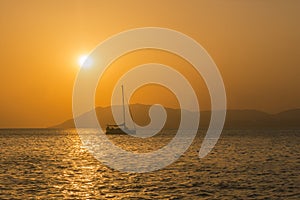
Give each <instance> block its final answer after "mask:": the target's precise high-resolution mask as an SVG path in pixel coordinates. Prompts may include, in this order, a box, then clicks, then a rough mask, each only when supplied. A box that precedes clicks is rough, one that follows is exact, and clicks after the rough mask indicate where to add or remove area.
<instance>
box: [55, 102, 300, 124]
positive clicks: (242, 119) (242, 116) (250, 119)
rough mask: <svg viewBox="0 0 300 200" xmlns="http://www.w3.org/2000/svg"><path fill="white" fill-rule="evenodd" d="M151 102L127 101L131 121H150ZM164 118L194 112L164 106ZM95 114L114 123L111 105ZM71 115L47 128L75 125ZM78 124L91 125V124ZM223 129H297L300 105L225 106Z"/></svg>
mask: <svg viewBox="0 0 300 200" xmlns="http://www.w3.org/2000/svg"><path fill="white" fill-rule="evenodd" d="M150 107H151V106H150V105H143V104H134V105H130V110H131V113H132V117H133V119H134V121H135V122H136V123H137V124H139V125H141V126H145V125H147V124H149V123H150V117H149V115H148V112H149V108H150ZM165 109H166V113H167V120H166V123H165V126H164V129H177V128H178V125H179V123H180V113H181V112H187V114H188V116H191V119H192V116H193V115H195V112H192V111H188V110H180V109H174V108H165ZM95 110H96V114H97V117H98V121H99V123H100V125H101V126H102V127H103V128H105V127H106V124H114V123H115V121H114V119H113V116H112V111H111V107H97V108H96V109H95ZM210 116H211V112H210V111H201V112H200V126H199V128H200V129H205V128H207V127H208V125H209V122H210ZM79 117H91V112H87V113H84V114H83V115H81V116H79ZM74 127H75V126H74V119H69V120H66V121H65V122H63V123H61V124H57V125H55V126H52V127H50V128H62V129H65V128H74ZM81 128H94V127H92V125H88V127H81ZM224 128H225V129H261V128H268V129H299V128H300V109H293V110H287V111H283V112H280V113H277V114H269V113H266V112H262V111H258V110H227V115H226V121H225V126H224Z"/></svg>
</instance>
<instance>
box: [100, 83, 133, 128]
mask: <svg viewBox="0 0 300 200" xmlns="http://www.w3.org/2000/svg"><path fill="white" fill-rule="evenodd" d="M121 88H122V106H123V109H122V111H123V123H122V124H107V125H106V129H105V134H135V133H136V130H135V129H129V128H128V127H127V126H126V118H125V104H124V87H123V85H122V86H121ZM129 113H130V115H131V112H130V109H129Z"/></svg>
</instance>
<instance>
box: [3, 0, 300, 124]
mask: <svg viewBox="0 0 300 200" xmlns="http://www.w3.org/2000/svg"><path fill="white" fill-rule="evenodd" d="M299 10H300V1H298V0H284V1H282V0H249V1H240V0H226V1H221V0H219V1H214V0H211V1H200V0H195V1H174V0H172V1H167V0H165V1H161V0H157V1H153V0H152V1H101V0H43V1H41V0H26V1H21V0H19V1H17V0H0V27H1V31H0V36H1V37H0V47H1V48H0V92H1V97H0V127H47V126H51V125H53V124H56V123H59V122H62V121H64V120H66V119H68V118H71V117H72V89H73V83H74V80H75V77H76V74H77V72H78V71H79V66H78V62H77V60H78V57H79V56H80V55H82V54H86V53H88V52H89V51H91V50H92V49H93V48H94V47H95V46H96V45H97V44H98V43H100V42H101V41H103V40H104V39H106V38H107V37H109V36H112V35H113V34H116V33H119V32H121V31H124V30H127V29H131V28H137V27H144V26H159V27H165V28H171V29H175V30H178V31H180V32H183V33H185V34H187V35H189V36H190V37H192V38H194V39H196V40H197V41H198V42H199V43H200V44H201V45H202V46H203V47H204V48H206V50H207V51H208V52H209V53H210V55H211V56H212V58H213V59H214V61H215V62H216V64H217V65H218V67H219V70H220V72H221V74H222V76H223V79H224V83H225V87H226V90H227V97H228V108H230V109H259V110H263V111H267V112H279V111H282V110H285V109H291V108H296V107H300V92H299V85H300V84H299V75H300V26H299V19H300V12H299ZM148 53H149V55H146V54H147V52H136V54H135V55H129V56H132V58H131V59H129V58H125V57H124V58H123V59H124V60H123V61H121V60H120V61H117V62H116V63H115V70H114V72H111V73H115V72H116V71H118V69H117V68H118V66H117V63H118V62H122V63H123V64H124V63H126V64H127V65H130V64H132V63H142V62H147V61H152V60H153V59H157V60H162V62H167V63H169V64H174V65H179V64H180V63H181V62H183V61H179V60H178V62H174V60H173V59H167V58H166V57H168V56H169V57H172V55H166V57H165V58H163V59H162V55H165V54H164V53H161V54H160V53H157V52H154V51H153V52H148ZM139 54H143V55H144V56H139ZM147 56H148V57H147ZM141 57H143V58H144V59H145V60H141ZM121 59H122V58H121ZM126 59H127V61H126ZM128 59H129V60H128ZM175 60H176V59H175ZM122 70H124V68H123V69H122ZM122 70H120V71H122ZM107 76H109V75H107ZM191 78H192V79H193V78H194V79H195V77H191ZM200 82H201V81H200ZM194 83H195V84H196V83H197V80H195V81H194ZM100 87H101V86H100ZM102 87H104V88H105V86H103V85H102ZM203 88H204V90H205V87H204V86H199V87H198V88H196V91H198V97H201V94H200V93H201V91H202V89H203ZM138 96H139V94H138V93H137V94H136V100H135V101H134V102H139V101H140V103H151V102H143V98H140V97H138ZM203 98H204V99H207V97H203ZM144 99H145V98H144ZM96 104H98V105H102V104H103V105H104V104H105V102H104V100H101V98H100V97H99V98H98V96H97V101H96ZM203 105H204V107H203V108H204V109H209V101H208V100H204V103H203Z"/></svg>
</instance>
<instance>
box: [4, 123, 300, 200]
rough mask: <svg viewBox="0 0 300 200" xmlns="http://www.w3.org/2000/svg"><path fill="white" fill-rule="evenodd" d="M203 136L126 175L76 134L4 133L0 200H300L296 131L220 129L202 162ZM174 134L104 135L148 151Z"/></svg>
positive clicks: (132, 148) (299, 132) (299, 151)
mask: <svg viewBox="0 0 300 200" xmlns="http://www.w3.org/2000/svg"><path fill="white" fill-rule="evenodd" d="M87 131H88V130H87ZM204 135H205V131H204V130H203V131H199V133H198V135H197V137H196V138H195V140H194V142H193V143H192V145H191V146H190V148H189V149H188V150H187V151H186V152H185V153H184V154H183V155H182V156H181V157H180V158H179V159H178V160H177V161H176V162H174V163H173V164H170V165H169V166H166V167H165V168H163V169H160V170H157V171H153V172H147V173H133V172H132V173H128V172H122V171H117V170H115V169H112V168H110V167H109V166H106V165H105V164H104V163H101V162H100V161H98V160H97V159H95V158H94V157H93V155H92V154H91V153H90V152H89V151H88V150H87V149H86V148H85V147H84V145H82V142H81V140H80V137H79V136H78V134H77V131H76V129H66V130H55V129H2V130H0V199H295V200H296V199H300V130H224V131H223V132H222V135H221V137H220V139H219V141H218V142H217V144H216V146H215V147H214V148H213V150H212V151H211V152H210V153H209V154H208V155H207V156H206V157H204V158H202V159H200V158H199V157H198V152H199V149H200V146H201V143H202V140H203V137H204ZM173 136H174V133H170V134H168V131H166V132H165V133H164V134H159V135H157V136H154V137H152V138H150V139H146V140H143V141H140V140H137V141H135V140H134V139H131V138H130V137H129V136H126V135H111V136H109V138H110V139H111V140H112V141H113V142H114V143H115V144H116V145H119V146H120V147H121V148H123V149H126V150H128V151H132V152H150V151H152V150H155V149H157V148H161V147H163V146H164V145H166V143H168V142H169V141H170V139H171V138H172V137H173Z"/></svg>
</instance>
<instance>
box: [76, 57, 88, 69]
mask: <svg viewBox="0 0 300 200" xmlns="http://www.w3.org/2000/svg"><path fill="white" fill-rule="evenodd" d="M87 59H88V55H81V56H79V57H78V61H77V62H78V65H79V66H80V67H84V66H83V64H84V62H85V61H86V60H87Z"/></svg>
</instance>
